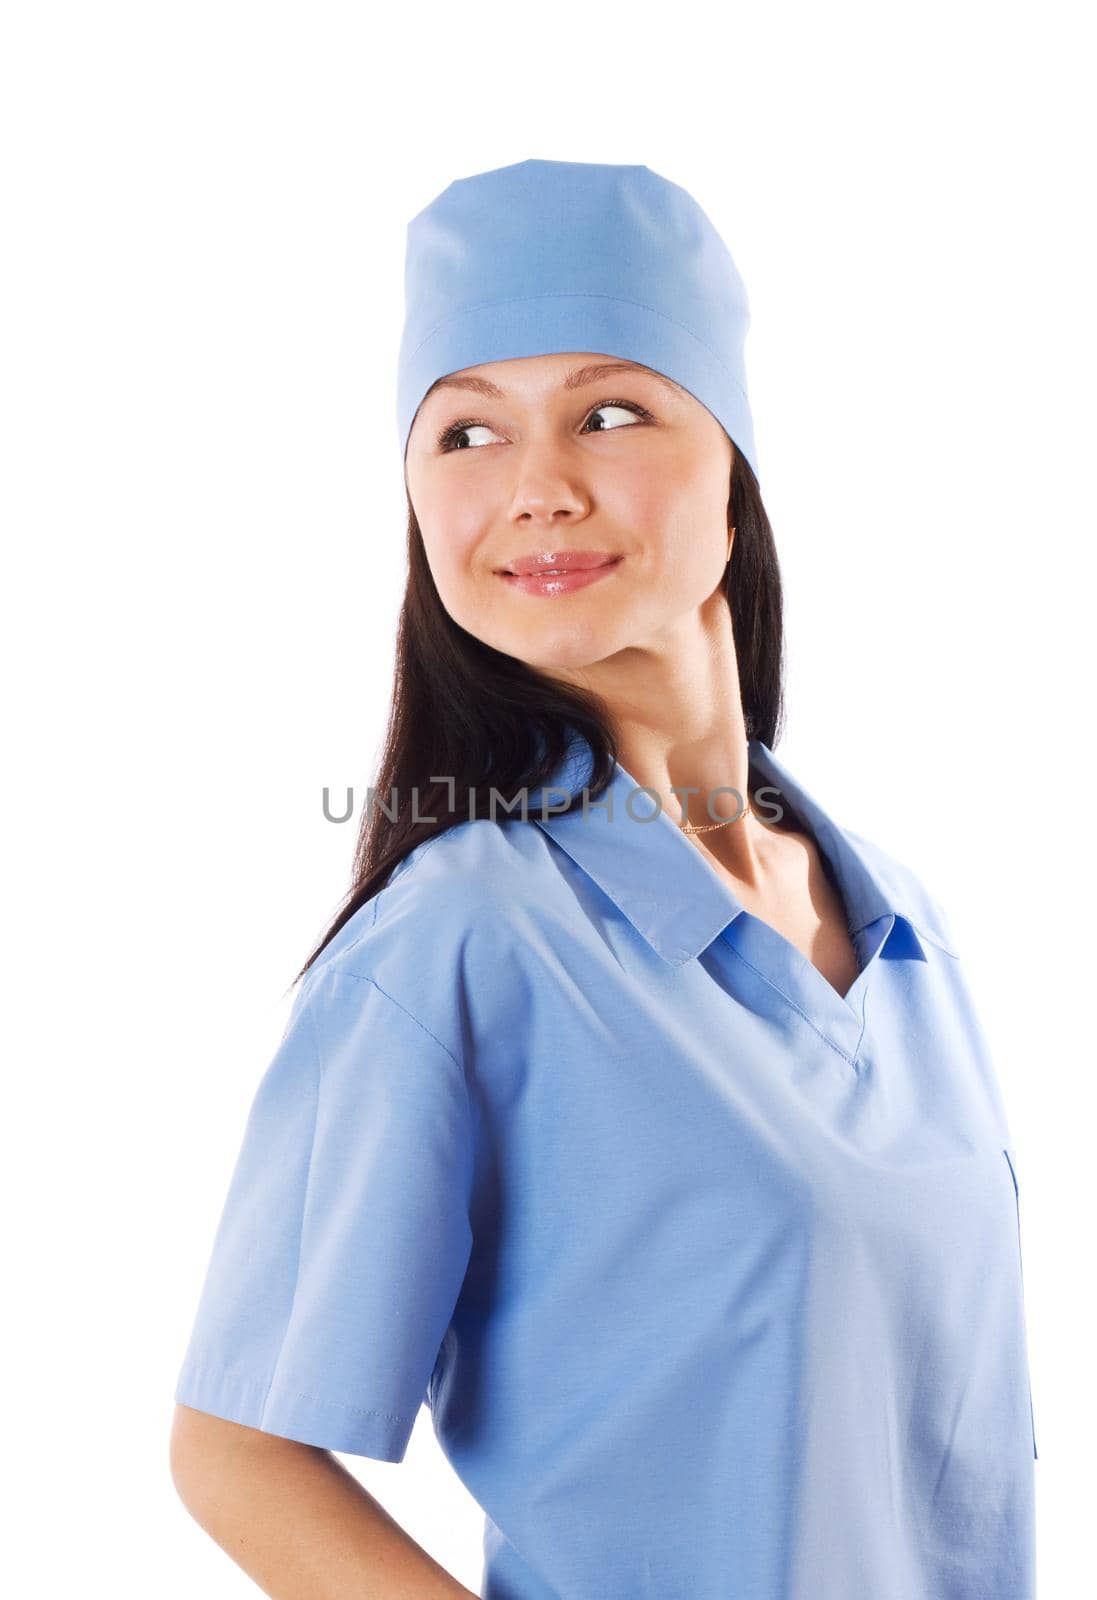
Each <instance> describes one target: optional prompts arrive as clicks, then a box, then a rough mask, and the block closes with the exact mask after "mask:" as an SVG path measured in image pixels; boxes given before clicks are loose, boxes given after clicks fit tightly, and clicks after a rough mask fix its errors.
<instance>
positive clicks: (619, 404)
mask: <svg viewBox="0 0 1097 1600" xmlns="http://www.w3.org/2000/svg"><path fill="white" fill-rule="evenodd" d="M600 411H622V412H624V413H625V414H626V416H631V418H632V420H633V422H636V421H638V420H642V419H644V418H647V419H648V421H650V420H651V412H650V411H645V410H644V408H643V406H638V405H636V404H635V403H634V402H633V401H631V400H603V401H602V403H601V405H597V406H595V407H594V410H593V411H590V412H588V414H587V421H588V422H589V421H590V419H591V417H596V416H597V415H598V413H599V412H600ZM615 426H619V424H615ZM611 431H612V429H609V428H605V427H598V428H595V429H594V432H595V433H608V432H611Z"/></svg>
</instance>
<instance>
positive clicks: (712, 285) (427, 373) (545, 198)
mask: <svg viewBox="0 0 1097 1600" xmlns="http://www.w3.org/2000/svg"><path fill="white" fill-rule="evenodd" d="M404 282H405V320H404V328H403V335H402V338H401V342H400V351H399V357H398V370H397V425H398V429H399V435H400V448H401V452H402V453H404V454H405V455H406V452H407V443H408V435H409V434H410V432H411V426H412V423H413V422H414V420H415V414H416V412H417V411H418V409H419V406H420V404H421V403H422V400H423V397H424V395H425V394H426V392H427V390H428V389H429V388H430V386H431V384H432V383H434V382H435V381H436V380H437V379H438V378H442V377H445V376H447V375H448V374H449V373H451V372H459V371H461V370H462V369H463V368H465V367H472V366H479V365H480V364H481V363H483V362H488V361H507V360H511V359H513V358H515V357H519V356H540V355H552V354H555V353H560V352H567V351H572V350H574V351H593V352H596V353H601V354H604V355H608V356H611V357H617V358H618V359H621V360H626V361H637V362H640V363H641V364H642V365H644V366H647V367H651V368H653V369H654V370H655V371H656V372H662V373H664V374H665V375H666V376H667V377H668V378H672V379H673V380H674V382H675V383H678V384H680V385H681V387H682V388H683V389H686V390H688V391H689V393H690V394H692V395H693V397H694V398H695V399H696V400H699V401H700V402H701V404H702V405H703V406H706V407H707V408H708V410H709V411H710V412H711V413H712V415H713V416H714V417H715V418H716V420H717V421H718V422H719V423H720V424H721V426H722V427H723V429H724V431H725V432H726V433H727V435H728V437H729V438H730V439H731V441H732V443H733V444H734V445H735V446H736V447H737V449H738V450H739V451H740V452H741V453H742V454H743V455H744V456H745V457H746V459H747V461H748V462H749V463H750V466H751V469H752V470H753V472H754V474H755V477H758V475H759V474H758V461H757V453H756V450H755V444H754V424H753V420H752V417H751V411H750V403H749V400H748V398H747V378H746V368H745V364H744V351H743V346H744V342H745V339H746V335H747V329H748V326H749V322H750V310H749V306H748V302H747V294H746V289H745V287H744V285H743V280H742V278H741V277H740V274H739V271H738V269H737V268H736V266H735V263H734V261H733V260H732V258H731V255H730V253H729V251H728V248H727V246H726V245H725V244H724V242H723V240H722V239H721V237H720V235H719V234H718V233H717V231H716V229H715V228H714V227H713V225H712V223H711V222H710V221H709V219H708V217H707V216H706V214H705V212H704V211H703V210H702V209H701V207H700V206H699V205H698V204H697V202H696V200H694V199H693V197H692V196H691V195H690V194H689V193H688V192H687V191H686V190H685V189H683V188H682V187H681V186H680V185H678V184H676V183H672V182H671V181H670V180H669V179H667V178H663V177H660V176H659V174H658V173H655V172H652V171H651V169H650V168H649V167H644V166H613V165H607V164H603V163H599V162H582V161H539V160H530V161H519V162H517V163H516V164H515V165H513V166H509V167H497V168H495V169H494V170H493V171H490V172H481V173H477V174H476V175H475V176H473V177H469V178H459V179H457V180H456V181H455V182H454V183H451V184H450V185H449V186H448V188H446V189H444V190H443V191H442V193H441V194H440V195H438V196H437V197H436V199H434V200H432V201H431V203H430V205H428V206H427V207H425V209H424V210H422V211H420V212H419V213H418V215H416V216H415V217H413V218H412V219H411V221H410V222H409V223H408V228H407V250H406V256H405V280H404Z"/></svg>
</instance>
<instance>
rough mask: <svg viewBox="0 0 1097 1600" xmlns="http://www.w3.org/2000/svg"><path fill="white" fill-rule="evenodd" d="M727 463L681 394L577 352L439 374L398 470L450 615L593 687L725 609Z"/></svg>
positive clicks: (710, 428) (724, 445)
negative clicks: (608, 671) (603, 670)
mask: <svg viewBox="0 0 1097 1600" xmlns="http://www.w3.org/2000/svg"><path fill="white" fill-rule="evenodd" d="M733 459H734V448H733V446H732V443H731V441H730V439H729V438H728V436H727V434H726V433H725V432H724V430H723V428H722V427H721V426H720V424H719V423H718V422H717V421H716V419H715V417H714V416H713V415H712V413H711V412H710V411H708V410H707V409H706V408H705V407H704V406H703V405H701V403H700V402H699V401H698V400H695V399H694V398H693V396H692V395H690V394H688V393H687V392H686V391H685V390H684V389H681V388H679V387H678V385H676V384H672V383H671V382H670V381H669V380H668V379H662V378H660V376H659V375H658V374H655V373H653V372H651V371H650V370H649V369H648V368H646V367H640V366H637V365H635V364H633V363H631V362H626V361H622V360H621V359H620V358H617V357H611V356H605V355H599V354H597V353H594V354H591V353H584V352H579V353H577V354H564V355H545V356H529V357H522V358H521V359H516V360H511V361H493V362H487V363H485V364H483V365H481V366H476V367H468V368H466V369H464V370H463V371H462V372H459V373H453V374H450V375H449V376H448V377H446V378H443V379H441V380H440V381H439V383H437V384H435V385H434V387H433V388H432V389H431V390H430V391H429V392H428V394H427V396H426V397H425V399H424V400H423V403H422V404H421V406H420V408H419V411H418V414H417V415H416V418H415V421H414V423H413V425H412V429H411V433H410V435H409V438H408V449H407V457H406V480H407V489H408V494H409V496H410V499H411V503H412V506H413V508H414V511H415V515H416V518H417V520H418V523H419V527H420V529H421V531H422V535H423V541H424V545H425V548H426V553H427V558H428V560H429V562H430V566H431V571H432V573H433V576H434V581H435V583H436V585H437V588H438V592H439V595H440V597H441V600H442V603H443V605H444V606H445V608H446V610H447V611H448V612H449V614H450V616H452V617H453V619H454V620H455V621H456V622H457V623H458V624H459V625H460V626H461V627H462V628H464V629H466V630H467V632H469V633H471V634H474V635H475V636H476V637H477V638H478V639H481V640H483V641H484V642H485V643H486V644H489V645H491V646H493V647H494V648H495V649H496V650H501V651H503V652H504V653H505V654H507V655H510V656H515V657H517V658H518V659H519V660H522V661H525V662H527V663H528V664H529V665H530V666H533V667H536V668H538V669H540V670H542V671H545V672H548V673H550V674H557V675H559V676H561V677H562V678H564V679H568V678H572V679H573V680H574V681H577V682H584V683H587V684H592V683H594V682H595V681H596V678H597V673H596V672H592V670H591V669H596V668H597V667H598V666H599V665H600V664H608V663H609V662H610V661H611V659H612V658H618V657H620V656H621V653H622V652H628V651H630V650H637V649H638V650H640V651H650V650H658V649H664V648H670V647H671V646H672V645H673V644H675V643H681V642H682V637H681V636H682V634H683V632H687V633H688V632H691V631H692V632H694V633H696V632H699V631H700V627H701V625H702V623H703V612H704V610H705V608H706V606H712V605H716V604H722V596H721V595H720V594H719V593H718V589H719V586H720V584H721V580H722V578H723V575H724V571H725V566H726V561H727V551H728V539H729V530H728V497H729V492H730V482H731V468H732V462H733ZM569 563H571V564H572V565H571V566H570V567H569V566H568V564H569ZM576 564H577V565H576ZM530 567H540V568H541V569H542V575H541V576H537V575H536V573H530V574H526V575H524V574H523V569H524V568H525V569H528V568H530ZM554 567H558V568H567V570H566V571H561V570H558V571H556V572H555V573H553V572H552V571H551V570H549V571H545V570H544V569H552V568H554ZM723 610H724V611H725V612H726V610H727V607H726V605H724V606H723Z"/></svg>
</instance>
